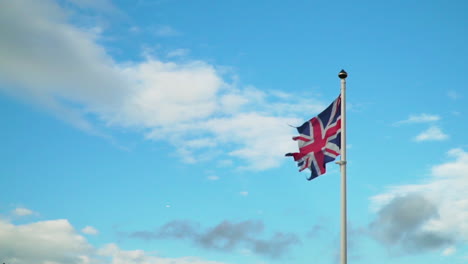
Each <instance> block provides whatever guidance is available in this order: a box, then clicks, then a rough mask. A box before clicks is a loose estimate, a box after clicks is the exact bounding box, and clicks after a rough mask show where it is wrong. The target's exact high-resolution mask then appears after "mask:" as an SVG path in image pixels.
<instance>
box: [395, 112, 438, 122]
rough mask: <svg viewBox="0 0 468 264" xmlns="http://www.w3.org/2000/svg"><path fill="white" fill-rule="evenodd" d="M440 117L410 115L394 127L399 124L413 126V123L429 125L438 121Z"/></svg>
mask: <svg viewBox="0 0 468 264" xmlns="http://www.w3.org/2000/svg"><path fill="white" fill-rule="evenodd" d="M439 120H440V116H438V115H430V114H419V115H410V116H409V117H408V119H405V120H401V121H398V122H396V123H395V125H401V124H415V123H431V122H435V121H439Z"/></svg>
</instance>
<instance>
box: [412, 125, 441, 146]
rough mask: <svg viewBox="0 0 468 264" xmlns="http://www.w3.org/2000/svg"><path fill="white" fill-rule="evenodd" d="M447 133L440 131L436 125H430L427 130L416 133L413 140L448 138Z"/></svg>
mask: <svg viewBox="0 0 468 264" xmlns="http://www.w3.org/2000/svg"><path fill="white" fill-rule="evenodd" d="M448 137H449V136H448V135H447V134H445V133H444V132H442V130H441V129H440V128H439V127H437V126H431V127H430V128H428V129H427V130H425V131H423V132H421V133H420V134H419V135H417V136H416V137H415V138H414V140H415V141H417V142H421V141H442V140H446V139H448Z"/></svg>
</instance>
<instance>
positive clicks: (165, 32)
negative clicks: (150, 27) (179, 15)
mask: <svg viewBox="0 0 468 264" xmlns="http://www.w3.org/2000/svg"><path fill="white" fill-rule="evenodd" d="M154 34H156V36H159V37H175V36H180V35H181V33H180V32H179V31H177V30H175V29H174V28H172V27H171V26H168V25H159V26H157V27H156V28H155V29H154Z"/></svg>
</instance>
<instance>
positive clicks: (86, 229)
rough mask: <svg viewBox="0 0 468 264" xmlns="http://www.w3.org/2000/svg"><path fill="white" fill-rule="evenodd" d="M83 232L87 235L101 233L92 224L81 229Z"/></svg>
mask: <svg viewBox="0 0 468 264" xmlns="http://www.w3.org/2000/svg"><path fill="white" fill-rule="evenodd" d="M81 232H82V233H83V234H87V235H97V234H98V233H99V231H98V230H97V229H96V228H94V227H92V226H85V227H84V228H83V229H81Z"/></svg>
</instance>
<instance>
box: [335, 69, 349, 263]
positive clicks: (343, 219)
mask: <svg viewBox="0 0 468 264" xmlns="http://www.w3.org/2000/svg"><path fill="white" fill-rule="evenodd" d="M338 77H339V78H340V79H341V160H340V161H338V162H337V163H338V164H339V165H340V169H341V262H340V263H341V264H346V263H347V255H348V252H347V251H348V250H347V230H346V77H348V73H346V72H345V71H344V70H341V71H340V73H338Z"/></svg>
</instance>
